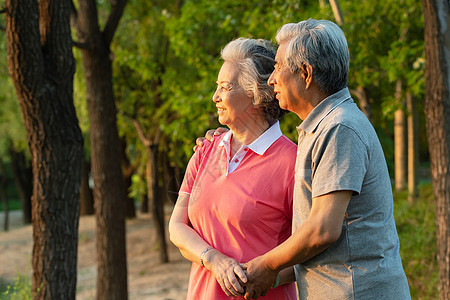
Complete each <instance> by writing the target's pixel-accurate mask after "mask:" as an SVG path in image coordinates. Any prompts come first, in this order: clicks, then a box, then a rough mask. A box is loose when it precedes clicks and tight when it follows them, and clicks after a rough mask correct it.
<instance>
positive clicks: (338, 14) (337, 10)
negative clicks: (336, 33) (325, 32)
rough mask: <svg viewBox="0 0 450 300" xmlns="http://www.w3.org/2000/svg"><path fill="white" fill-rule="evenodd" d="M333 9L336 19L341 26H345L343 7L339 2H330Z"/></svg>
mask: <svg viewBox="0 0 450 300" xmlns="http://www.w3.org/2000/svg"><path fill="white" fill-rule="evenodd" d="M330 4H331V9H332V10H333V14H334V18H335V19H336V23H337V24H338V25H339V26H342V24H344V16H343V15H342V11H341V7H340V6H339V1H338V0H330Z"/></svg>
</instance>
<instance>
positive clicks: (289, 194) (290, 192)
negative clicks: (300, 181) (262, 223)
mask: <svg viewBox="0 0 450 300" xmlns="http://www.w3.org/2000/svg"><path fill="white" fill-rule="evenodd" d="M294 185H295V176H294V175H292V176H291V181H290V182H289V184H288V186H287V189H286V195H285V201H284V203H285V204H284V205H285V212H286V216H287V218H288V219H289V220H290V221H291V222H292V213H293V212H292V205H293V203H292V202H293V199H294Z"/></svg>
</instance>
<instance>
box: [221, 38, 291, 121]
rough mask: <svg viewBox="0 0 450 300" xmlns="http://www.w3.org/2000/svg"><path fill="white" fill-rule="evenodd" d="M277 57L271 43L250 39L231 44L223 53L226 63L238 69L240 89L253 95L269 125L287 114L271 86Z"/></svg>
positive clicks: (234, 41) (242, 39) (237, 40)
mask: <svg viewBox="0 0 450 300" xmlns="http://www.w3.org/2000/svg"><path fill="white" fill-rule="evenodd" d="M275 54H276V50H275V47H274V45H273V44H272V43H271V42H270V41H267V40H263V39H247V38H238V39H236V40H233V41H231V42H229V43H228V44H227V45H226V46H225V47H224V48H223V50H222V52H221V56H222V59H223V60H224V61H229V62H233V63H235V64H236V65H237V66H238V70H239V76H238V83H239V85H240V86H241V87H242V88H243V89H244V90H245V91H251V92H253V96H254V98H253V103H254V104H255V105H257V106H258V107H262V108H263V111H264V114H265V116H266V119H267V120H268V121H274V120H276V119H279V118H281V117H282V116H283V115H284V114H285V113H286V111H284V110H282V109H281V108H280V106H279V103H278V100H277V99H276V98H275V93H274V91H273V87H271V86H269V85H268V84H267V80H268V79H269V77H270V75H271V74H272V72H273V69H274V65H275Z"/></svg>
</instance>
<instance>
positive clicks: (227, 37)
mask: <svg viewBox="0 0 450 300" xmlns="http://www.w3.org/2000/svg"><path fill="white" fill-rule="evenodd" d="M340 4H341V7H342V11H343V14H344V18H345V24H344V25H343V26H342V29H343V30H344V32H345V34H346V37H347V39H348V43H349V48H350V55H351V61H350V74H349V78H348V85H349V87H350V89H356V88H357V87H359V86H361V87H363V88H364V90H365V91H366V92H367V95H368V98H369V101H370V104H371V107H372V111H373V124H374V126H375V127H376V129H377V133H378V135H379V137H380V140H381V142H382V145H383V149H384V150H385V154H386V158H387V161H388V165H389V166H390V170H391V171H392V170H393V168H392V166H393V156H394V155H393V153H394V151H393V142H392V140H393V129H392V128H393V126H392V121H391V119H392V115H393V111H395V109H397V108H398V107H399V103H398V99H396V98H395V97H394V95H395V82H396V80H397V79H398V78H401V79H402V80H403V82H404V87H405V90H408V91H410V92H411V93H412V94H413V95H414V96H415V97H417V98H418V99H421V97H422V96H423V91H424V76H423V74H424V72H423V71H424V53H423V52H424V49H423V17H422V12H421V5H420V3H419V2H417V1H414V0H400V1H396V2H393V1H391V2H385V1H373V0H371V1H368V0H363V1H356V2H355V1H341V2H340ZM177 5H181V6H177ZM310 17H311V18H316V19H330V20H333V19H334V15H333V13H332V9H331V6H330V5H329V4H328V2H326V1H300V2H299V1H293V0H289V1H281V0H259V1H257V0H249V1H237V0H227V1H223V0H197V1H192V0H186V1H181V2H180V1H176V0H171V1H162V0H158V1H142V0H130V1H129V3H128V6H127V8H126V11H125V14H124V16H123V18H122V20H121V23H120V27H119V29H118V32H117V34H116V38H115V41H114V44H113V46H112V51H113V53H114V57H115V60H114V82H115V95H116V99H117V106H118V128H119V133H120V135H121V136H122V137H123V138H124V139H125V140H126V143H127V153H128V155H129V157H130V159H131V162H132V164H133V165H134V166H135V168H136V169H137V170H138V171H137V172H138V174H139V176H142V174H143V172H144V170H145V163H146V160H147V157H146V149H145V148H144V146H143V144H142V142H141V141H140V140H139V137H138V135H137V132H136V128H135V126H134V124H133V120H137V121H138V122H139V123H140V124H141V126H142V128H143V131H144V133H145V134H146V137H147V138H149V139H150V140H155V138H156V137H158V136H159V135H161V141H164V142H163V143H162V142H161V143H160V146H159V151H160V152H161V153H165V154H167V155H168V157H169V160H170V163H171V165H172V166H174V165H177V166H179V167H181V168H184V167H185V166H186V164H187V161H188V159H189V157H190V156H191V155H192V147H193V144H194V141H195V138H196V137H198V136H202V135H203V134H204V132H205V131H206V130H207V129H210V128H216V127H217V126H219V124H218V122H217V116H216V112H215V106H214V103H213V102H212V101H211V98H212V95H213V92H214V89H215V81H216V77H217V73H218V71H219V69H220V66H221V64H222V62H221V60H220V50H221V49H222V48H223V47H224V46H225V44H227V43H228V42H229V41H231V40H233V39H235V38H238V37H240V36H244V37H251V38H265V39H269V40H273V39H274V37H275V34H276V32H277V30H278V28H280V27H281V26H282V25H283V24H285V23H288V22H299V21H301V20H304V19H307V18H310ZM76 89H77V85H76ZM355 100H356V101H358V99H355ZM422 106H423V104H422V101H419V103H418V108H419V111H421V107H422ZM80 119H82V118H81V117H80ZM299 123H300V120H299V119H298V117H296V116H295V115H294V114H292V113H291V114H288V115H287V116H285V117H284V118H283V119H282V120H281V128H282V130H283V132H284V133H285V134H286V135H287V136H288V137H289V138H290V139H291V140H293V141H296V140H297V131H296V129H295V127H296V126H297V125H298V124H299ZM422 124H423V123H422ZM419 130H420V132H421V133H423V132H424V126H421V127H420V129H419ZM419 148H420V149H426V148H427V145H426V144H425V145H421V146H420V147H419ZM134 182H135V183H134V184H136V185H141V184H142V180H135V181H134ZM135 190H136V191H138V190H143V187H139V186H136V187H135ZM135 194H136V192H135Z"/></svg>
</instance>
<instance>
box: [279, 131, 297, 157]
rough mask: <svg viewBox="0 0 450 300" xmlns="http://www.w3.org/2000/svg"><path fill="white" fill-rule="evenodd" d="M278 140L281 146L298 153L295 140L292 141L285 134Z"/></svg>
mask: <svg viewBox="0 0 450 300" xmlns="http://www.w3.org/2000/svg"><path fill="white" fill-rule="evenodd" d="M277 142H279V145H280V147H283V148H285V149H286V151H290V152H295V153H297V144H295V143H294V142H293V141H291V140H290V139H289V138H288V137H287V136H285V135H284V134H283V135H281V136H280V138H279V139H278V140H277Z"/></svg>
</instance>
